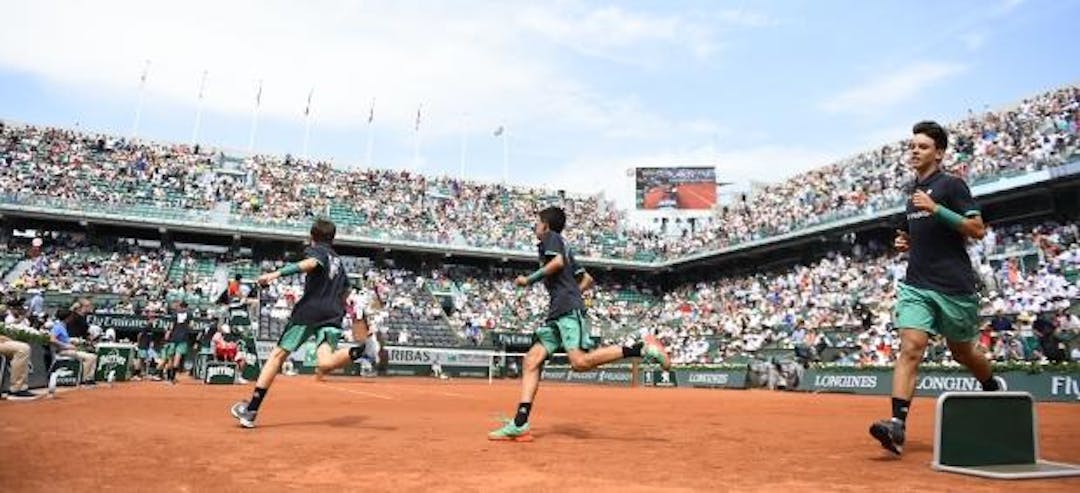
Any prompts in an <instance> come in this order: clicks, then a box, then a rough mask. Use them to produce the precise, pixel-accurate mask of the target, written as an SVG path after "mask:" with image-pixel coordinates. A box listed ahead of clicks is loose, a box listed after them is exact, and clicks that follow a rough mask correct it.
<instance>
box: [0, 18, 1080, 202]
mask: <svg viewBox="0 0 1080 493" xmlns="http://www.w3.org/2000/svg"><path fill="white" fill-rule="evenodd" d="M4 3H5V5H4V6H3V11H4V18H5V22H4V23H3V24H4V27H3V29H0V118H4V119H8V120H15V121H20V122H25V123H32V124H45V125H54V126H61V127H75V126H78V128H80V129H83V130H86V131H94V132H106V133H110V134H116V135H123V136H130V135H133V134H137V135H138V136H139V137H141V138H148V139H153V140H158V141H169V142H181V143H188V142H192V141H193V139H194V140H195V141H197V142H199V143H201V144H204V145H210V146H215V147H225V148H230V149H237V150H246V149H248V146H249V141H250V137H251V134H252V124H253V122H254V121H255V120H256V118H255V115H256V111H255V110H256V95H257V94H258V93H259V88H260V87H261V97H260V98H259V104H258V111H257V125H258V126H257V133H256V138H255V141H254V150H255V151H256V152H261V153H274V154H286V153H291V154H293V155H303V154H304V142H305V140H306V141H307V143H308V144H307V155H308V156H309V157H312V158H318V159H326V160H331V161H332V162H333V163H334V164H335V165H337V166H340V167H356V166H374V167H379V168H399V169H414V170H417V171H422V172H424V173H429V174H435V175H449V176H458V175H460V174H463V175H464V176H465V177H467V178H470V179H476V180H482V181H492V182H494V181H499V180H501V179H502V177H503V172H504V164H505V165H506V170H507V171H508V175H509V181H510V182H512V183H520V184H536V185H544V186H549V187H558V188H563V189H566V190H570V191H575V192H583V193H596V192H603V193H604V194H605V196H607V197H608V198H610V199H613V200H615V201H616V202H617V203H618V204H619V205H620V206H623V207H632V205H633V201H634V193H633V180H632V178H631V177H630V173H629V171H630V170H632V169H633V168H634V167H636V166H675V165H693V166H715V167H716V169H717V179H718V181H723V182H733V183H735V185H734V189H736V190H738V189H745V188H746V186H747V185H748V184H749V183H750V182H751V181H757V182H772V181H777V180H780V179H783V178H785V177H788V176H791V175H793V174H796V173H798V172H800V171H803V170H807V169H810V168H814V167H818V166H822V165H825V164H828V163H829V162H831V161H833V160H836V159H840V158H843V157H845V156H849V155H852V154H855V153H858V152H860V151H862V150H867V149H870V148H872V147H874V146H876V145H881V144H884V143H887V142H892V141H896V140H899V139H901V138H903V137H905V136H906V135H907V134H908V132H909V129H910V126H911V124H912V123H913V122H915V121H918V120H922V119H936V120H939V121H943V122H948V121H953V120H957V119H961V118H963V117H964V116H965V115H966V114H967V112H968V111H969V110H976V111H979V110H983V109H986V108H990V109H994V108H1002V107H1006V106H1008V105H1011V104H1014V103H1017V102H1019V101H1020V100H1022V99H1023V98H1024V97H1027V96H1031V95H1034V94H1037V93H1039V92H1043V91H1046V90H1049V89H1053V88H1056V87H1060V86H1063V85H1067V84H1076V83H1078V82H1080V50H1076V49H1075V44H1076V40H1077V37H1076V36H1075V34H1074V33H1075V29H1076V26H1075V20H1076V19H1080V0H1027V1H1020V0H950V1H947V2H938V1H921V0H920V1H894V0H876V1H873V2H862V1H838V0H815V1H811V0H805V1H796V0H788V1H670V2H667V1H665V2H657V1H653V2H645V1H627V2H588V1H578V0H566V1H555V2H539V1H534V2H528V1H522V2H517V1H455V2H448V1H435V0H426V1H408V0H402V1H386V2H351V1H323V0H315V1H281V0H265V1H258V2H255V1H223V0H219V1H199V0H191V1H184V2H164V1H162V2H146V1H111V0H100V1H95V2H82V1H61V0H36V1H33V2H25V1H24V2H18V1H7V2H4ZM144 73H145V74H146V78H145V84H142V83H141V82H140V81H141V79H142V74H144ZM204 74H205V78H204ZM200 87H201V91H200ZM140 88H142V89H140ZM200 93H201V94H202V98H201V99H200V97H199V95H200ZM309 96H310V106H309V105H308V98H309ZM140 101H141V103H140ZM138 108H141V112H139V119H138V127H137V132H136V127H135V120H136V113H137V112H138ZM200 108H201V112H200V111H199V109H200ZM305 108H309V109H310V111H309V115H308V117H307V118H305V114H304V113H305ZM418 113H419V119H418V117H417V114H418ZM197 114H198V115H199V118H198V120H199V127H198V133H197V135H196V133H195V128H196V125H195V122H196V119H197V118H196V115H197ZM369 118H370V119H371V121H370V123H369ZM418 120H419V124H417V121H418ZM417 128H419V130H417ZM499 128H502V129H503V131H502V132H501V135H496V134H497V133H498V132H497V129H499ZM305 135H306V136H307V137H306V138H305ZM369 142H370V154H369V152H368V149H369ZM369 155H370V162H369V160H368V158H369Z"/></svg>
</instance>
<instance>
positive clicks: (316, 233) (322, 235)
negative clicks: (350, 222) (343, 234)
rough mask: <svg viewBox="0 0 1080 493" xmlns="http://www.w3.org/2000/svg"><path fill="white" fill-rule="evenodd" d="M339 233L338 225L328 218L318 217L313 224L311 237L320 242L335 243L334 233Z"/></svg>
mask: <svg viewBox="0 0 1080 493" xmlns="http://www.w3.org/2000/svg"><path fill="white" fill-rule="evenodd" d="M335 234H337V226H334V223H333V222H331V221H328V220H326V219H317V220H315V224H312V225H311V239H313V240H315V241H316V242H318V243H333V242H334V235H335Z"/></svg>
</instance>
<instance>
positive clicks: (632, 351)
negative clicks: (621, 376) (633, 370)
mask: <svg viewBox="0 0 1080 493" xmlns="http://www.w3.org/2000/svg"><path fill="white" fill-rule="evenodd" d="M644 346H645V343H644V342H636V343H634V344H633V345H631V346H623V348H622V357H623V358H637V357H640V356H641V348H642V347H644Z"/></svg>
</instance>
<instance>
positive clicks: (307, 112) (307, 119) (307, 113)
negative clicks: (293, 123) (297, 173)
mask: <svg viewBox="0 0 1080 493" xmlns="http://www.w3.org/2000/svg"><path fill="white" fill-rule="evenodd" d="M314 94H315V88H314V87H312V88H311V91H309V92H308V95H307V106H306V107H305V108H304V152H303V153H302V154H303V158H304V159H307V158H308V142H309V141H310V140H311V96H312V95H314Z"/></svg>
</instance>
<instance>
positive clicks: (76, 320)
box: [68, 313, 90, 339]
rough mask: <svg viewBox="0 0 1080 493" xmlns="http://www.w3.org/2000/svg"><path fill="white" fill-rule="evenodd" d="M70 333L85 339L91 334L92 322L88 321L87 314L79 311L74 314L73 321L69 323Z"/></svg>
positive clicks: (72, 335)
mask: <svg viewBox="0 0 1080 493" xmlns="http://www.w3.org/2000/svg"><path fill="white" fill-rule="evenodd" d="M68 335H69V336H71V337H81V338H83V339H86V338H87V337H88V336H89V335H90V324H89V323H87V321H86V317H85V316H83V315H81V314H78V313H74V314H73V315H72V319H71V322H70V323H68Z"/></svg>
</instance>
